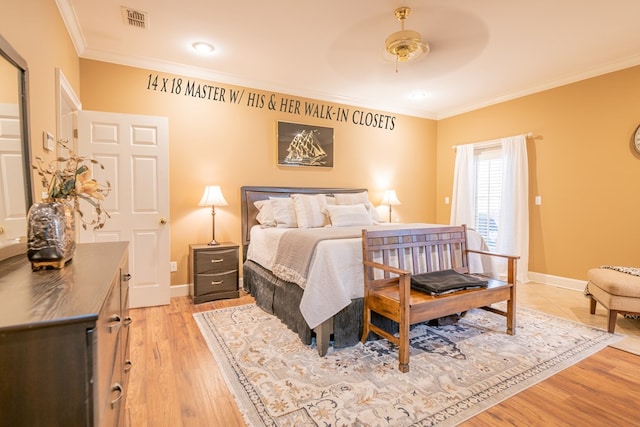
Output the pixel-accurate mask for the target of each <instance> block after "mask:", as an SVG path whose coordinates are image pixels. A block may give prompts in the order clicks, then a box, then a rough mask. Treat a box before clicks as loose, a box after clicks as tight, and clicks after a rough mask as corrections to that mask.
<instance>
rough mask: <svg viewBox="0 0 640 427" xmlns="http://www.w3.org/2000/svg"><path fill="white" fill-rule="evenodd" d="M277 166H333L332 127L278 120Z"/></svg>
mask: <svg viewBox="0 0 640 427" xmlns="http://www.w3.org/2000/svg"><path fill="white" fill-rule="evenodd" d="M277 163H278V166H293V167H321V168H332V167H333V128H330V127H325V126H317V125H305V124H300V123H291V122H283V121H278V133H277Z"/></svg>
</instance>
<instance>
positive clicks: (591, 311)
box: [589, 297, 598, 314]
mask: <svg viewBox="0 0 640 427" xmlns="http://www.w3.org/2000/svg"><path fill="white" fill-rule="evenodd" d="M597 302H598V301H596V299H595V298H594V297H591V307H590V308H589V312H590V313H591V314H596V303H597Z"/></svg>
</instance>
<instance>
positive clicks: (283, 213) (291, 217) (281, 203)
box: [269, 197, 298, 228]
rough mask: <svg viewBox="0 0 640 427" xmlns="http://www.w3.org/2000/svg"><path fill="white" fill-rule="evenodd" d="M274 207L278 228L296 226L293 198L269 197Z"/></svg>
mask: <svg viewBox="0 0 640 427" xmlns="http://www.w3.org/2000/svg"><path fill="white" fill-rule="evenodd" d="M269 200H271V207H272V208H273V217H274V218H275V220H276V227H278V228H296V227H298V221H297V220H296V210H295V208H294V207H293V199H291V198H289V197H269Z"/></svg>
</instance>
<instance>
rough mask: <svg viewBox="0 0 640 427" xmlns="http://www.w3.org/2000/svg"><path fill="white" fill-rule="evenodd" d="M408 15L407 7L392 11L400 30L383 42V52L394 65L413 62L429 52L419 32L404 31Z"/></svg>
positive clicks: (427, 44) (409, 11)
mask: <svg viewBox="0 0 640 427" xmlns="http://www.w3.org/2000/svg"><path fill="white" fill-rule="evenodd" d="M409 13H411V9H410V8H408V7H399V8H398V9H396V10H395V11H394V15H395V16H396V18H398V20H399V21H400V25H401V30H400V31H396V32H395V33H393V34H391V35H390V36H389V37H387V38H386V40H385V42H384V46H385V51H386V52H387V53H388V54H390V55H391V58H390V59H393V60H394V61H395V62H396V64H397V63H398V62H406V61H413V60H415V59H418V58H419V57H421V56H423V55H425V54H427V53H428V52H429V43H427V42H423V41H422V36H421V35H420V33H419V32H417V31H412V30H405V29H404V21H405V20H406V19H407V16H409ZM396 71H397V66H396Z"/></svg>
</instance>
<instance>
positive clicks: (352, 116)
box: [147, 74, 396, 130]
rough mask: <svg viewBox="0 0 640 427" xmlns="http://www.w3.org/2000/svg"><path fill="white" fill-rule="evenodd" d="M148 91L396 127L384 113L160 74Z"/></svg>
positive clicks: (152, 76) (150, 82)
mask: <svg viewBox="0 0 640 427" xmlns="http://www.w3.org/2000/svg"><path fill="white" fill-rule="evenodd" d="M147 90H151V91H155V92H162V93H167V94H171V95H180V96H189V97H191V98H195V99H201V100H207V101H214V102H222V103H224V104H235V105H244V106H246V107H249V108H259V109H264V108H266V109H267V110H271V111H278V112H281V113H287V114H295V115H298V116H304V117H313V118H316V119H323V120H329V121H335V122H345V123H352V124H354V125H359V126H366V127H371V128H378V129H386V130H393V129H395V127H396V117H395V116H390V115H388V114H384V113H372V112H370V111H365V110H360V109H351V108H344V107H339V106H335V105H328V104H324V103H321V102H314V101H301V100H299V99H294V98H288V97H286V96H283V95H279V94H276V93H271V94H264V93H257V92H252V91H250V90H247V89H232V88H229V87H224V86H215V85H211V84H206V83H200V82H197V81H195V80H190V79H185V78H182V77H165V76H161V75H159V74H149V76H148V77H147Z"/></svg>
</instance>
